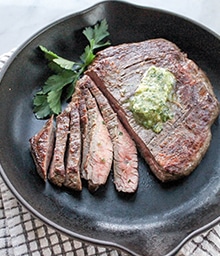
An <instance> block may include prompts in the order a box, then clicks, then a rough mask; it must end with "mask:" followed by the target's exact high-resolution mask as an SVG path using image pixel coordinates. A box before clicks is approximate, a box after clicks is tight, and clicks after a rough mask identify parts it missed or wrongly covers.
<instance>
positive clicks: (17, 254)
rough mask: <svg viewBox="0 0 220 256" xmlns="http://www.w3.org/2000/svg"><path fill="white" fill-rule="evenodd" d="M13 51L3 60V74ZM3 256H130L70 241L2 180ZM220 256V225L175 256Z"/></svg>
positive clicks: (0, 252) (0, 224) (0, 230)
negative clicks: (41, 218)
mask: <svg viewBox="0 0 220 256" xmlns="http://www.w3.org/2000/svg"><path fill="white" fill-rule="evenodd" d="M12 53H13V50H12V51H11V52H9V53H6V54H4V55H2V56H0V70H1V68H2V67H3V65H4V64H5V62H6V61H7V60H8V58H9V57H10V56H11V54H12ZM0 255H1V256H30V255H31V256H50V255H53V256H99V255H100V256H128V254H126V253H123V252H120V251H117V250H113V249H108V248H104V247H96V246H93V245H90V244H87V243H83V242H79V241H77V240H74V239H70V238H69V237H66V236H64V235H62V234H60V233H58V232H57V231H55V230H53V229H52V228H50V227H47V226H46V225H45V224H43V223H42V222H41V221H40V220H38V219H36V218H35V217H33V216H32V215H31V214H30V213H29V212H28V211H27V210H26V209H25V208H24V207H23V206H22V205H21V204H20V203H19V202H18V201H17V200H16V199H15V197H14V196H13V195H12V193H11V192H10V191H9V189H8V188H7V186H6V185H5V183H4V182H3V180H2V179H1V177H0ZM218 255H220V225H217V226H215V227H214V228H212V229H210V230H209V231H206V232H204V233H203V234H201V235H199V236H197V237H195V238H194V239H192V240H190V241H189V242H187V243H186V244H185V245H184V246H183V248H182V249H181V250H180V251H179V253H177V255H176V256H218Z"/></svg>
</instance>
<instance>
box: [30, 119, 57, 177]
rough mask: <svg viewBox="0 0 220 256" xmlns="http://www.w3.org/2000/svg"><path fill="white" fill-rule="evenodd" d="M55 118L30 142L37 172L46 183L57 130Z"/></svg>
mask: <svg viewBox="0 0 220 256" xmlns="http://www.w3.org/2000/svg"><path fill="white" fill-rule="evenodd" d="M53 118H54V117H53V116H51V118H50V119H49V120H48V121H47V122H46V123H45V125H44V126H43V128H42V129H41V130H40V131H39V132H38V133H37V134H35V135H34V136H33V137H31V138H30V140H29V141H30V146H31V153H32V156H33V159H34V162H35V165H36V169H37V172H38V174H39V175H40V177H41V178H42V179H44V180H45V181H46V180H47V171H48V167H49V164H50V161H51V158H52V153H53V147H54V133H55V129H54V125H53Z"/></svg>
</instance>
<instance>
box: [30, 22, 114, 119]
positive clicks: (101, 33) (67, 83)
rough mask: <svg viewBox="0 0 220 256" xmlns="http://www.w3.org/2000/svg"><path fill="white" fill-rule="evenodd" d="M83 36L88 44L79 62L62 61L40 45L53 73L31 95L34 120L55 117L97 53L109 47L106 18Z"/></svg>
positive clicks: (87, 29)
mask: <svg viewBox="0 0 220 256" xmlns="http://www.w3.org/2000/svg"><path fill="white" fill-rule="evenodd" d="M83 34H84V35H85V37H86V38H87V40H88V41H89V44H88V45H87V46H86V47H85V49H84V52H83V54H82V55H81V56H80V61H79V62H74V61H71V60H67V59H65V58H62V57H60V56H58V55H57V54H55V53H54V52H52V51H49V50H48V49H47V48H46V47H44V46H39V47H40V49H41V51H42V52H43V53H44V56H45V58H46V59H47V60H48V67H49V68H50V69H51V70H52V71H53V75H51V76H50V77H49V78H48V79H47V80H46V82H45V83H44V85H43V87H42V88H41V90H40V91H39V92H37V93H36V94H35V96H34V100H33V105H34V113H35V115H36V117H37V118H39V119H41V118H46V117H49V116H51V115H52V114H55V115H58V114H59V113H60V112H61V110H62V101H63V99H64V100H68V99H69V98H70V97H71V96H72V94H73V92H74V87H75V84H76V82H77V80H78V79H79V78H80V77H81V76H82V74H83V73H84V71H85V70H86V69H87V67H88V66H89V65H90V64H91V63H92V61H93V60H94V58H95V52H96V50H97V49H99V48H102V47H106V46H108V45H110V42H109V41H108V40H107V41H105V39H106V37H108V36H109V32H108V24H107V22H106V20H105V19H104V20H102V21H101V22H100V23H97V24H96V25H95V26H94V27H87V28H85V29H84V30H83ZM64 94H65V95H64ZM64 96H65V97H64Z"/></svg>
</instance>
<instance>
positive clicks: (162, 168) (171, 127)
mask: <svg viewBox="0 0 220 256" xmlns="http://www.w3.org/2000/svg"><path fill="white" fill-rule="evenodd" d="M152 65H156V66H159V67H163V68H167V69H168V70H169V71H170V72H172V73H173V74H174V76H175V77H176V79H177V83H176V87H175V95H176V99H175V101H176V104H172V109H171V110H172V112H173V113H174V118H173V119H172V120H169V121H167V122H166V123H165V124H164V128H163V131H162V132H161V133H160V134H155V133H154V132H153V131H151V130H147V129H145V128H143V127H142V126H141V125H139V124H137V122H136V121H135V119H134V117H133V114H132V113H131V111H130V108H129V102H128V99H129V98H130V97H131V96H132V95H133V94H134V92H135V91H136V89H137V87H138V85H139V83H140V80H141V78H142V76H143V74H144V72H145V71H146V70H147V69H148V68H149V67H150V66H152ZM86 74H87V75H89V76H90V77H91V78H92V79H93V81H94V82H95V83H96V84H97V86H98V87H99V88H100V90H101V91H102V92H103V94H104V95H105V97H106V98H107V99H108V100H109V102H110V103H111V105H112V107H113V108H114V111H115V112H117V114H118V116H119V118H120V120H121V122H122V123H123V125H124V127H125V128H126V130H127V131H128V132H129V134H130V135H131V137H132V138H133V139H134V140H135V142H136V144H137V146H138V148H139V151H140V152H141V154H142V156H143V157H144V158H145V160H146V161H147V162H148V164H149V166H150V168H151V170H152V171H153V172H154V174H155V175H156V176H157V177H158V178H159V179H160V180H162V181H169V180H175V179H178V178H180V177H183V176H185V175H188V174H189V173H190V172H191V171H192V170H193V169H194V168H195V167H196V166H197V165H198V164H199V162H200V161H201V159H202V157H203V156H204V154H205V152H206V150H207V148H208V146H209V143H210V139H211V133H210V127H211V125H212V123H213V122H214V120H215V118H216V117H217V115H218V114H219V103H218V101H217V99H216V97H215V95H214V93H213V89H212V86H211V84H210V82H209V80H208V78H207V77H206V75H205V74H204V72H203V71H202V70H200V69H199V68H198V66H197V65H196V64H195V63H194V62H193V61H192V60H189V59H188V58H187V56H186V55H185V54H184V53H182V52H181V51H180V49H179V48H178V47H177V46H176V45H175V44H173V43H171V42H169V41H167V40H164V39H154V40H148V41H144V42H140V43H131V44H122V45H119V46H113V47H109V48H107V49H105V50H103V51H100V52H99V53H98V54H97V57H96V59H95V61H94V62H93V64H92V65H91V66H90V67H89V69H88V71H87V72H86Z"/></svg>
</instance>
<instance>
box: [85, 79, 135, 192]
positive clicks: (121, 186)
mask: <svg viewBox="0 0 220 256" xmlns="http://www.w3.org/2000/svg"><path fill="white" fill-rule="evenodd" d="M86 79H87V86H88V88H89V89H90V91H91V93H92V94H93V96H94V97H95V99H96V101H97V103H98V106H99V109H100V111H101V114H102V117H103V119H104V121H105V124H106V126H107V128H108V130H109V134H110V137H111V140H112V143H113V152H114V153H113V155H114V161H113V171H114V183H115V186H116V189H117V190H118V191H122V192H127V193H131V192H135V191H136V189H137V186H138V177H139V175H138V159H137V150H136V145H135V143H134V141H133V140H132V139H131V137H130V136H129V135H128V133H127V131H126V130H125V129H124V127H123V126H122V124H121V122H120V121H119V119H118V117H117V114H116V113H115V112H114V110H113V109H112V107H111V106H110V104H109V102H108V100H107V99H106V98H105V96H104V95H103V94H102V92H101V91H100V90H99V89H98V88H97V86H96V85H95V83H94V82H93V81H92V80H91V79H90V78H89V77H87V78H86Z"/></svg>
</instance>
